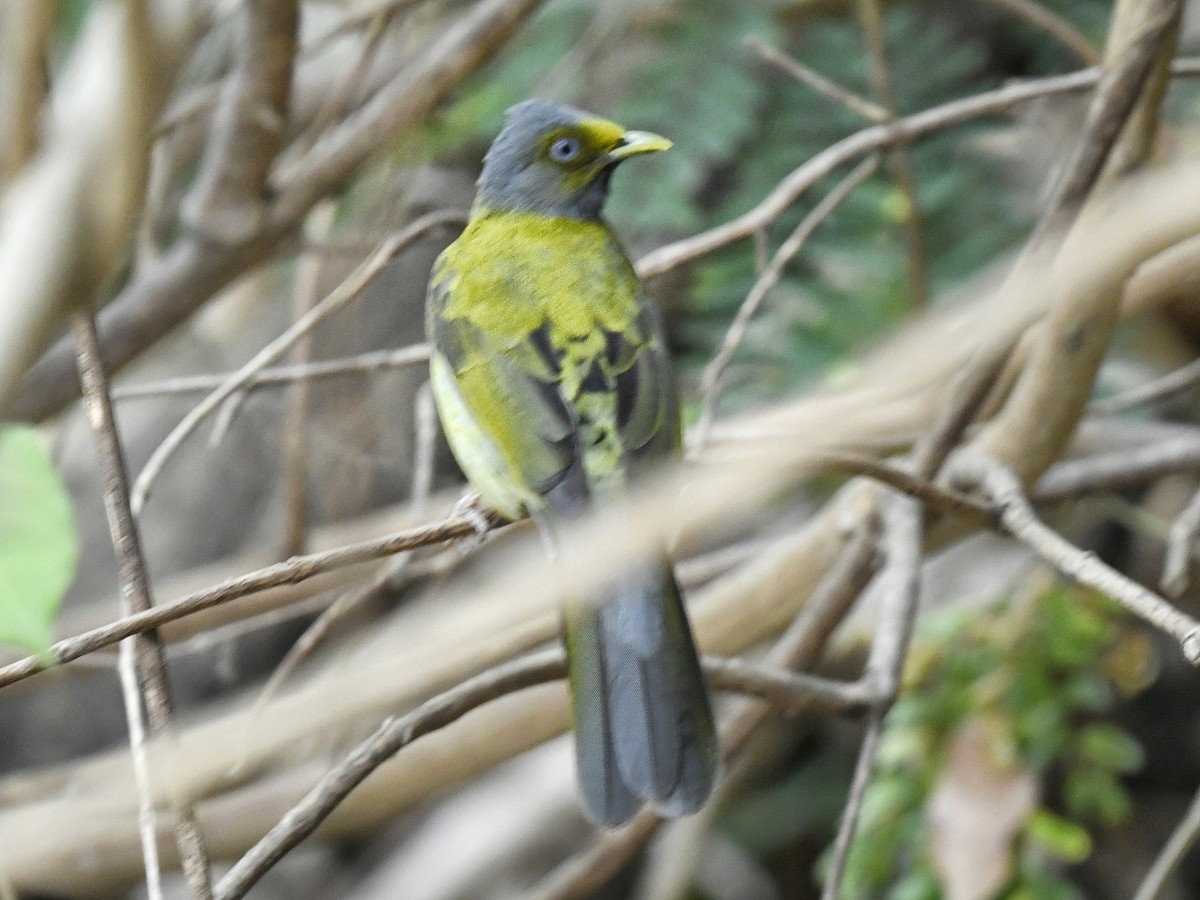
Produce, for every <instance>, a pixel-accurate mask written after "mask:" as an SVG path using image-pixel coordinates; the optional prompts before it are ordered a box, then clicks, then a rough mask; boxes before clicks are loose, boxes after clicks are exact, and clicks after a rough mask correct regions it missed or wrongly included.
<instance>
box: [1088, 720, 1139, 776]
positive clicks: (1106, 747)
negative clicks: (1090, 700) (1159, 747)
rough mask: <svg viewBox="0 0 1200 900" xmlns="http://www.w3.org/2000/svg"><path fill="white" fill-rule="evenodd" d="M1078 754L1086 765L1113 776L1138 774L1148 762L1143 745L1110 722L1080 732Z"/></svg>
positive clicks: (1091, 726) (1096, 724) (1097, 724)
mask: <svg viewBox="0 0 1200 900" xmlns="http://www.w3.org/2000/svg"><path fill="white" fill-rule="evenodd" d="M1075 752H1076V753H1077V754H1079V756H1080V757H1081V758H1082V759H1084V760H1085V761H1087V762H1092V763H1095V764H1096V765H1099V766H1102V767H1104V768H1105V769H1109V770H1111V771H1113V772H1135V771H1137V770H1138V769H1140V768H1141V767H1142V763H1143V762H1144V761H1145V755H1144V754H1143V753H1142V746H1141V744H1139V743H1138V742H1137V741H1135V740H1134V739H1133V738H1132V737H1130V736H1129V734H1127V733H1126V732H1125V731H1124V730H1123V729H1121V728H1118V727H1117V726H1116V725H1111V724H1109V723H1107V722H1096V723H1094V724H1091V725H1088V726H1086V727H1084V728H1082V729H1080V731H1079V734H1078V735H1077V736H1076V738H1075Z"/></svg>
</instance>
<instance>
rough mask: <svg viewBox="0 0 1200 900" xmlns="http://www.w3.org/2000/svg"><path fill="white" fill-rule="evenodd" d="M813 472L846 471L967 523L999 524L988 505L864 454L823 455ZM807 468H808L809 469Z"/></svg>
mask: <svg viewBox="0 0 1200 900" xmlns="http://www.w3.org/2000/svg"><path fill="white" fill-rule="evenodd" d="M812 466H813V468H814V469H819V470H822V471H836V472H846V473H849V474H853V475H860V476H862V477H864V478H870V479H872V480H873V481H878V482H880V483H881V484H886V485H888V486H889V487H892V488H895V489H896V490H897V491H899V492H900V493H903V494H908V495H909V496H910V497H913V498H915V499H917V500H920V501H921V502H923V503H925V504H926V505H928V506H929V507H931V508H933V509H936V510H938V511H939V512H945V513H950V514H951V515H953V516H957V517H958V518H961V519H965V520H967V521H971V522H975V523H982V524H990V523H994V522H995V521H996V516H995V511H994V510H993V509H992V508H991V507H990V506H988V505H987V504H986V503H980V502H979V501H978V500H976V499H974V498H972V497H970V496H968V495H966V494H962V493H959V492H956V491H950V490H947V489H946V488H944V487H942V486H941V485H939V484H937V483H935V482H932V481H927V480H925V479H924V478H922V477H920V476H918V475H914V474H913V473H912V472H909V471H907V470H906V469H903V468H901V467H900V466H896V465H892V464H891V463H887V462H884V461H882V460H878V459H875V458H874V457H873V456H864V455H863V454H861V453H850V452H839V453H823V454H821V455H819V456H814V457H812ZM806 467H807V466H806Z"/></svg>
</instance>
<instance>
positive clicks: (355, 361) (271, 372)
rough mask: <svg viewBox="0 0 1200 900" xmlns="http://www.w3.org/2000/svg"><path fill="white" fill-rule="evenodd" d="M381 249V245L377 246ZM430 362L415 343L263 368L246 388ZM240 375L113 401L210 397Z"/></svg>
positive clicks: (176, 382)
mask: <svg viewBox="0 0 1200 900" xmlns="http://www.w3.org/2000/svg"><path fill="white" fill-rule="evenodd" d="M375 246H376V247H378V244H376V245H375ZM427 362H429V345H428V344H412V345H411V346H408V347H401V348H399V349H397V350H374V351H371V352H369V353H361V354H359V355H358V356H350V357H346V358H345V359H328V360H321V361H319V362H310V363H305V364H304V365H302V366H278V367H276V368H271V369H263V370H262V371H261V372H258V373H256V374H255V375H254V377H253V378H251V379H250V380H249V381H247V382H246V384H245V385H244V386H243V388H242V389H243V390H244V391H246V392H247V393H248V392H250V391H253V390H255V389H256V388H260V387H281V386H284V385H289V384H292V383H294V382H297V381H303V380H307V379H313V378H334V377H339V376H344V375H370V374H372V373H374V372H382V371H384V370H386V369H401V368H405V367H407V366H415V365H420V364H421V363H427ZM235 374H236V373H234V372H226V373H223V374H219V375H181V376H178V377H176V378H164V379H163V380H162V381H147V382H144V383H141V384H127V385H124V386H121V387H116V388H114V389H113V400H118V401H120V400H143V399H149V398H154V397H164V396H170V395H172V394H207V393H209V392H210V391H214V390H216V389H217V388H219V387H220V386H221V385H223V384H224V383H225V382H227V381H228V380H229V379H230V378H232V377H233V376H234V375H235Z"/></svg>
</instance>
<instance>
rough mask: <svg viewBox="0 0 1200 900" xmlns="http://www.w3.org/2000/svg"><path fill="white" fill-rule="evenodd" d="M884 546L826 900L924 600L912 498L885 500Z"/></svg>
mask: <svg viewBox="0 0 1200 900" xmlns="http://www.w3.org/2000/svg"><path fill="white" fill-rule="evenodd" d="M882 517H883V544H884V553H885V554H886V557H887V562H886V563H885V565H884V569H883V571H882V572H881V573H880V575H879V578H880V579H881V581H884V583H886V585H887V592H886V594H885V596H884V599H883V604H882V607H881V609H880V615H879V622H878V624H877V625H876V626H875V636H874V638H873V640H872V641H871V652H870V655H869V656H868V658H867V668H866V671H865V672H864V673H863V677H862V678H861V679H860V680H859V681H858V682H857V683H856V684H855V685H853V686H851V687H852V688H853V689H855V690H856V691H857V692H858V693H862V694H865V695H867V696H869V697H870V703H871V716H870V718H869V719H868V721H867V731H866V734H865V735H864V737H863V743H862V746H861V747H860V748H859V752H858V762H857V763H856V764H855V768H854V778H853V780H852V782H851V785H850V796H849V799H848V800H847V801H846V806H845V808H844V809H843V810H842V817H841V822H840V823H839V824H838V833H837V838H836V840H835V841H834V846H833V859H832V861H831V862H830V865H829V872H828V874H827V875H826V878H825V886H824V888H823V889H822V891H821V897H822V898H823V900H837V897H838V894H839V892H840V889H841V884H842V876H843V874H844V873H845V870H846V861H847V859H849V856H850V847H851V845H852V844H853V841H854V833H855V831H856V830H857V828H858V817H859V814H860V813H861V811H862V804H863V799H864V798H865V797H866V793H867V787H868V785H869V784H870V782H871V773H872V771H873V769H874V767H875V756H876V754H877V752H878V750H879V740H880V738H881V737H882V735H883V720H884V717H885V716H886V715H887V712H888V710H889V709H891V706H892V704H893V703H894V702H895V699H896V694H897V692H898V691H899V689H900V677H901V674H902V673H903V671H904V661H905V660H906V659H907V658H908V647H909V643H910V642H911V640H912V633H913V628H914V625H915V623H916V618H917V601H918V600H919V599H920V573H921V540H922V536H923V533H924V523H923V519H922V516H921V508H920V506H918V505H917V503H916V502H915V501H913V500H912V499H911V498H909V497H904V496H900V495H896V494H893V495H891V496H888V497H886V498H885V499H884V501H883V510H882Z"/></svg>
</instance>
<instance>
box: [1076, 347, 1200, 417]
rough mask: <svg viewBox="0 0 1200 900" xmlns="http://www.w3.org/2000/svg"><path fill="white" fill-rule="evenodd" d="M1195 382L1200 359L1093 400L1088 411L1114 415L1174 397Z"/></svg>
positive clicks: (1196, 381) (1199, 381)
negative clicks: (1124, 389)
mask: <svg viewBox="0 0 1200 900" xmlns="http://www.w3.org/2000/svg"><path fill="white" fill-rule="evenodd" d="M1197 383H1200V359H1196V360H1193V361H1192V362H1190V363H1188V364H1187V365H1186V366H1181V367H1180V368H1178V369H1176V370H1175V371H1174V372H1168V373H1167V374H1166V375H1163V376H1162V377H1161V378H1155V379H1153V380H1152V381H1147V382H1146V383H1145V384H1139V385H1138V386H1137V387H1133V388H1130V389H1129V390H1127V391H1124V392H1122V393H1120V394H1114V395H1113V396H1111V397H1105V398H1104V399H1103V400H1094V401H1092V402H1091V403H1089V404H1088V412H1089V413H1092V414H1093V415H1097V416H1112V415H1116V414H1117V413H1121V412H1125V411H1127V410H1130V409H1134V408H1135V407H1138V406H1143V405H1145V404H1147V403H1155V402H1157V401H1159V400H1166V399H1168V398H1169V397H1174V396H1175V395H1176V394H1179V393H1182V392H1183V391H1186V390H1187V389H1188V388H1192V387H1195V386H1196V384H1197Z"/></svg>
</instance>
